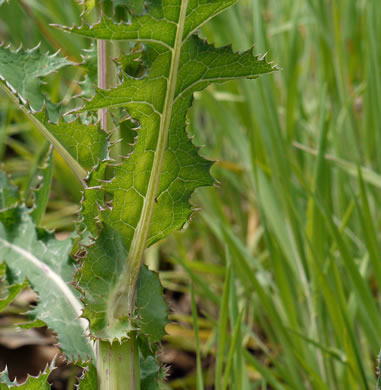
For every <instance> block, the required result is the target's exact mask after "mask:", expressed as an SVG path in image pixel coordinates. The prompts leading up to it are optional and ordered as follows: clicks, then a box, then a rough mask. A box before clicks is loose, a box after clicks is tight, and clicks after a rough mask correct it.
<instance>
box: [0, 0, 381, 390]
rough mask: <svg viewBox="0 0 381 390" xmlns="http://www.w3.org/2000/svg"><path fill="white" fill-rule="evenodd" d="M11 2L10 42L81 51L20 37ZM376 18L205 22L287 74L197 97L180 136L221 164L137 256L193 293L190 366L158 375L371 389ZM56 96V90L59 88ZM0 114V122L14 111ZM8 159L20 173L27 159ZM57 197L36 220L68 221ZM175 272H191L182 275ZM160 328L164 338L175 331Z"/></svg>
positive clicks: (260, 10) (280, 2) (374, 7)
mask: <svg viewBox="0 0 381 390" xmlns="http://www.w3.org/2000/svg"><path fill="white" fill-rule="evenodd" d="M21 3H22V2H20V4H21ZM24 3H25V4H26V3H28V2H24ZM68 3H69V2H68ZM30 4H31V6H30V12H31V13H32V15H34V18H35V19H36V20H39V21H40V23H41V26H45V27H44V28H47V29H49V28H48V27H46V25H47V23H48V22H53V21H54V22H57V21H58V22H66V23H68V22H69V20H75V18H76V17H74V16H73V15H74V14H75V13H76V12H77V10H76V5H75V3H74V2H70V7H68V8H66V5H65V7H64V12H63V11H62V6H61V5H60V2H58V1H56V0H54V1H49V2H46V4H45V3H44V5H42V3H39V2H30ZM4 7H5V8H4ZM4 9H6V10H7V11H6V13H4V12H3V10H4ZM15 9H16V8H14V7H13V8H12V7H11V5H9V6H3V7H2V8H1V12H0V19H1V20H2V23H3V24H2V28H3V30H4V31H8V33H9V36H11V37H12V39H13V40H14V42H16V43H18V42H21V41H24V42H26V45H27V46H29V47H30V46H32V45H33V44H35V43H36V40H39V39H42V40H43V42H44V47H47V48H50V49H52V48H55V46H56V45H57V42H58V43H60V44H62V45H64V46H65V47H66V48H67V49H66V50H67V53H66V54H67V55H69V56H71V57H72V58H79V57H78V55H79V48H81V47H83V46H84V45H86V42H84V41H82V40H74V39H73V38H72V37H69V36H64V37H63V36H62V35H60V33H58V32H54V33H53V32H52V30H51V29H49V35H46V34H45V33H44V28H42V29H40V30H38V29H36V27H33V28H34V30H33V31H34V35H31V34H29V35H26V34H25V33H26V27H22V25H21V27H18V28H16V27H15V26H14V25H13V27H12V20H15V18H17V17H19V18H21V17H22V18H24V19H25V20H27V15H26V14H25V9H24V10H23V9H22V7H21V8H20V9H18V10H15ZM68 10H69V11H68ZM17 13H20V15H21V16H17V15H18V14H17ZM12 18H13V19H12ZM73 18H74V19H73ZM380 20H381V8H380V6H379V4H378V1H377V0H368V1H365V0H364V1H359V0H321V1H313V0H266V1H265V0H262V1H259V0H241V1H239V3H238V4H237V5H236V6H234V7H233V8H231V9H230V10H229V11H228V12H226V13H224V14H222V15H221V16H219V17H218V18H217V19H216V20H214V21H212V22H211V23H209V24H208V25H207V26H206V27H205V28H204V30H203V34H204V36H205V37H206V38H208V40H210V41H213V42H216V44H218V45H222V44H227V43H229V42H232V41H233V42H234V43H233V47H234V48H235V49H236V50H243V49H247V48H248V47H250V46H251V45H252V44H254V43H255V49H254V50H255V51H256V52H259V53H262V54H263V53H265V52H269V54H268V56H269V57H270V58H271V59H273V60H274V61H275V62H276V63H278V64H279V65H280V66H281V67H282V68H283V70H282V71H281V72H277V73H276V74H274V75H272V76H266V77H263V78H261V79H260V80H257V81H255V82H251V81H242V82H240V83H231V84H224V85H223V86H219V87H214V88H211V89H209V90H207V91H206V92H204V93H202V94H200V95H197V97H196V105H195V108H194V109H193V110H192V112H191V117H192V121H191V126H190V130H189V131H190V133H191V134H194V135H195V136H196V140H197V143H198V144H204V145H206V147H205V148H204V149H203V152H202V153H203V154H204V155H205V156H208V157H209V158H211V159H217V160H218V162H217V163H216V164H215V167H214V175H215V177H216V178H217V179H218V181H219V184H218V186H217V187H216V188H213V189H203V190H201V191H199V192H198V194H197V197H195V198H194V199H193V202H194V203H195V204H197V205H200V208H201V210H202V211H200V212H198V213H196V214H195V216H194V218H193V222H192V223H191V224H190V226H189V228H188V229H187V230H186V232H185V233H179V234H177V235H176V236H175V238H170V239H168V240H167V241H166V242H163V243H161V244H160V245H159V246H156V247H154V248H153V249H152V250H151V251H150V252H149V253H148V255H147V261H149V263H150V264H151V266H156V267H159V266H160V260H166V261H170V262H171V263H172V264H174V270H173V271H170V272H167V273H163V283H164V285H165V286H166V287H167V288H168V289H173V290H178V291H181V292H188V291H190V286H191V285H192V286H193V290H192V291H194V294H193V293H192V294H191V296H192V300H191V301H192V302H193V304H192V305H190V308H189V311H188V313H186V314H187V316H186V317H184V316H180V315H179V314H178V313H173V319H174V320H178V322H179V325H178V326H179V329H180V331H181V330H182V329H183V330H184V340H183V343H184V345H185V339H186V338H187V337H188V338H189V337H190V336H189V332H188V333H187V332H186V331H185V330H186V329H185V326H186V325H182V324H183V322H191V323H192V322H193V324H194V329H195V330H196V335H195V337H194V342H193V343H191V349H193V350H194V352H195V354H196V355H197V365H196V367H197V369H195V371H194V373H190V374H189V375H188V376H187V377H186V378H183V379H181V380H176V381H172V382H169V384H168V385H166V386H168V387H170V388H186V389H193V388H194V389H196V388H197V389H202V388H205V389H206V388H208V386H210V385H211V384H213V383H214V384H215V388H216V389H226V388H230V389H242V390H246V389H277V390H278V389H279V390H287V389H289V390H308V389H314V390H315V389H316V390H320V389H322V390H333V389H335V390H359V389H364V390H365V389H375V388H376V382H377V378H376V367H377V355H378V353H379V350H380V346H381V315H380V304H379V295H380V282H381V253H380V232H379V230H380V200H381V196H380V190H381V176H380V170H381V153H380V150H381V128H380V126H381V110H380V105H381V46H380V45H379V38H380V37H381V24H380V23H378V22H379V21H380ZM54 34H57V35H54ZM63 39H65V41H64V42H63V41H62V40H63ZM49 82H51V83H54V82H56V83H58V81H55V80H50V81H49ZM69 85H70V84H69ZM57 88H58V87H57ZM64 94H65V92H64V91H62V90H60V89H59V88H58V92H57V95H58V96H62V95H64ZM2 104H3V105H5V104H6V103H5V100H2ZM4 112H5V111H4V109H3V114H2V121H0V126H2V124H3V123H9V122H11V119H12V118H14V117H17V116H19V114H18V113H17V112H14V111H12V109H11V110H10V111H8V114H7V115H8V116H7V117H6V116H5V114H4ZM10 118H11V119H10ZM19 120H21V119H20V118H19ZM7 129H8V130H7V131H8V132H10V130H9V129H10V127H9V126H8V127H7ZM14 131H16V130H14ZM26 133H28V132H26ZM23 134H24V133H23ZM1 139H2V137H0V142H1ZM24 139H25V140H26V141H27V142H26V144H24V145H22V146H20V147H19V148H18V149H17V147H16V146H14V147H13V150H15V151H16V152H17V153H18V154H19V155H22V156H23V158H24V159H32V158H33V151H34V150H35V149H36V148H37V145H36V144H34V143H33V141H32V140H31V137H29V136H28V135H24ZM9 142H11V143H12V141H8V143H9ZM8 147H12V145H8ZM0 150H1V147H0ZM12 161H13V165H12ZM57 161H58V162H57V167H59V169H58V170H57V172H56V179H57V180H58V181H62V180H65V178H68V177H69V176H68V175H69V174H68V173H67V172H66V170H65V168H64V166H63V164H62V163H60V161H59V160H57ZM5 164H6V168H7V169H8V171H10V172H13V173H16V176H17V177H19V181H20V183H23V178H24V176H27V167H26V166H25V164H24V165H22V162H21V161H20V160H14V159H13V160H12V159H7V160H6V162H5ZM66 180H68V181H70V177H69V178H68V179H66ZM63 187H64V186H62V188H63ZM68 188H71V187H68ZM55 197H56V198H57V199H61V200H60V201H61V202H62V198H63V199H64V202H66V203H65V205H66V206H67V207H69V206H70V205H72V204H73V203H72V201H71V200H70V199H72V200H74V201H75V200H76V198H75V194H74V191H73V194H66V195H65V193H64V194H63V195H62V193H61V194H56V195H55ZM57 199H56V202H57ZM65 199H66V200H65ZM54 207H55V203H54V202H52V203H51V205H50V213H48V215H47V216H46V224H47V225H49V224H50V225H49V226H56V227H57V226H58V227H59V226H67V225H68V223H70V221H71V220H72V219H70V218H71V217H70V215H71V214H70V212H68V215H64V216H62V215H58V217H59V218H58V217H57V215H55V214H54V212H55V209H54ZM71 213H72V211H71ZM52 215H53V217H52ZM69 217H70V218H69ZM49 218H50V219H49ZM65 218H66V219H65ZM67 218H69V219H67ZM62 220H64V221H65V223H63V222H62ZM184 276H186V277H187V278H188V279H186V280H189V281H191V283H189V284H188V283H185V285H184ZM188 286H189V289H188ZM196 303H197V307H196ZM192 316H193V320H192ZM197 317H198V320H197ZM201 335H202V336H203V337H201ZM166 339H167V343H168V344H170V345H171V344H174V343H175V336H174V334H173V333H172V332H171V329H170V328H169V335H168V336H167V338H166ZM192 340H193V339H192ZM176 342H177V343H179V341H178V339H177V341H176ZM184 345H181V342H180V347H182V346H184ZM187 345H188V347H189V343H188V344H187ZM192 345H193V346H192ZM207 356H212V357H213V362H214V363H210V359H206V357H207Z"/></svg>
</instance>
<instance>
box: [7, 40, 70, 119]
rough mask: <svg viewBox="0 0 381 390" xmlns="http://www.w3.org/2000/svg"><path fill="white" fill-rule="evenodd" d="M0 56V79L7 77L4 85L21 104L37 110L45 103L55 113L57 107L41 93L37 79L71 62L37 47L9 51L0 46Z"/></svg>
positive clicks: (39, 81) (39, 82)
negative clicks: (15, 95) (15, 93)
mask: <svg viewBox="0 0 381 390" xmlns="http://www.w3.org/2000/svg"><path fill="white" fill-rule="evenodd" d="M0 58H1V60H0V79H2V80H3V81H4V80H6V81H5V82H6V85H7V86H8V87H9V88H10V89H11V90H12V91H16V92H17V94H18V96H19V97H20V99H21V100H22V101H23V102H24V103H26V102H28V103H29V104H30V108H31V109H32V110H33V111H39V110H41V109H42V107H43V106H44V104H47V105H48V109H49V111H50V112H51V115H53V113H55V115H56V111H57V106H55V105H53V104H52V103H50V102H48V101H46V98H45V96H44V95H43V93H42V92H41V89H40V87H41V80H40V78H41V77H44V76H47V75H49V74H51V73H52V72H55V71H57V70H58V69H61V68H63V67H64V66H68V65H72V62H70V61H68V60H66V59H65V58H62V57H60V56H58V52H57V53H55V54H53V55H47V54H42V53H40V50H39V47H35V48H34V49H30V50H25V51H24V50H22V49H19V50H18V51H12V50H10V49H9V48H7V47H4V46H0Z"/></svg>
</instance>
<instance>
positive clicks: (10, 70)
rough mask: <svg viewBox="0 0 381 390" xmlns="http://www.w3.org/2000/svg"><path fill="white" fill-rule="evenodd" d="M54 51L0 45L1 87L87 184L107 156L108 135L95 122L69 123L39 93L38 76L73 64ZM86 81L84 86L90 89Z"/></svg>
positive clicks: (75, 120)
mask: <svg viewBox="0 0 381 390" xmlns="http://www.w3.org/2000/svg"><path fill="white" fill-rule="evenodd" d="M57 54H58V53H56V54H54V55H48V54H41V53H40V52H39V51H38V49H37V48H35V49H31V50H26V51H24V50H21V49H19V50H18V51H16V52H14V51H12V50H10V49H9V48H6V47H2V46H0V87H1V88H2V89H4V91H5V92H6V93H7V94H8V95H9V96H10V97H11V98H12V99H13V100H14V101H15V103H17V104H18V105H19V106H20V108H21V109H22V110H23V112H24V113H25V114H26V115H27V116H28V117H29V119H30V120H31V121H32V122H33V123H34V124H35V125H36V127H37V128H38V129H39V130H40V131H41V133H42V134H43V135H44V136H45V137H46V138H47V139H48V140H49V141H50V142H51V143H52V144H53V146H54V147H55V148H56V149H57V151H58V152H59V153H60V154H61V155H62V157H63V158H64V159H65V160H66V162H67V163H68V164H69V165H70V167H71V168H72V169H73V171H74V172H75V173H76V174H77V176H78V177H79V179H80V180H81V181H82V183H83V184H84V186H86V184H85V178H86V176H87V175H88V172H90V170H91V169H92V168H93V167H94V166H95V165H96V164H97V163H98V162H99V161H100V160H103V159H106V158H107V156H108V148H109V143H108V135H107V134H106V133H105V132H104V131H103V130H102V129H101V128H100V126H99V125H98V124H91V123H83V122H82V121H81V119H80V118H76V119H74V120H73V121H72V122H69V121H66V120H64V118H63V117H62V115H60V114H59V113H58V106H57V107H55V106H54V105H52V103H50V102H49V100H47V99H46V98H45V96H44V95H43V94H42V93H41V91H40V84H41V81H40V79H39V77H42V76H46V75H48V74H50V73H51V72H53V71H55V70H57V69H59V68H61V67H63V66H67V65H71V64H72V63H71V62H69V61H67V60H66V59H64V58H61V57H58V55H57ZM89 77H90V76H89ZM89 83H90V81H89V82H88V83H87V84H86V85H87V88H90V87H89V85H88V84H89ZM16 96H18V97H16ZM53 106H54V107H53ZM53 108H54V110H53Z"/></svg>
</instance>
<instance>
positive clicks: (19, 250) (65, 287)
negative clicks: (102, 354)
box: [0, 238, 88, 332]
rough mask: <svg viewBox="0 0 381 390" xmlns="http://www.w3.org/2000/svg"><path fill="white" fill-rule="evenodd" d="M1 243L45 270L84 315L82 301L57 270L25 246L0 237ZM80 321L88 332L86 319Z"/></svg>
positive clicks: (79, 313) (76, 310) (69, 300)
mask: <svg viewBox="0 0 381 390" xmlns="http://www.w3.org/2000/svg"><path fill="white" fill-rule="evenodd" d="M0 243H2V244H3V245H4V246H5V247H7V248H9V249H10V250H12V251H14V252H16V253H17V254H19V255H21V256H22V257H23V258H24V259H26V260H27V261H29V262H30V263H31V264H33V265H34V266H35V267H37V268H39V269H40V270H41V271H43V272H44V273H45V275H46V277H47V278H48V279H50V280H51V281H52V282H53V283H54V284H55V285H56V286H57V287H58V288H59V290H61V291H62V295H64V296H65V298H66V299H67V301H68V302H69V303H70V305H71V306H72V308H73V310H74V312H75V313H76V315H77V316H78V317H81V315H82V305H81V303H80V302H79V301H78V299H77V298H76V297H75V295H74V294H73V292H72V291H71V290H70V288H69V286H68V285H67V284H66V283H65V281H64V280H63V279H62V278H61V277H60V276H59V275H58V274H57V273H56V272H54V271H53V270H52V269H51V268H50V267H49V266H48V265H47V264H45V263H44V262H43V261H41V260H40V259H38V258H37V257H36V256H34V255H33V254H32V253H30V252H28V251H26V250H25V249H24V248H21V247H20V246H18V245H15V244H13V243H11V242H9V241H8V240H4V239H3V238H0ZM36 287H38V286H36ZM80 322H81V326H82V328H83V330H84V331H85V332H87V331H88V329H87V324H86V320H84V319H80Z"/></svg>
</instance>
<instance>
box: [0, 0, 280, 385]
mask: <svg viewBox="0 0 381 390" xmlns="http://www.w3.org/2000/svg"><path fill="white" fill-rule="evenodd" d="M235 2H236V0H152V1H150V2H146V3H143V1H140V0H138V1H131V2H129V1H125V2H119V3H123V4H124V3H126V4H124V5H125V7H124V8H122V10H123V13H122V14H121V13H120V12H119V13H115V12H114V11H113V10H112V4H111V3H110V2H104V3H102V4H97V5H96V7H97V9H98V11H99V15H98V16H99V20H98V21H97V22H96V23H95V24H92V25H89V24H87V22H86V21H85V20H84V19H83V22H82V24H81V25H80V26H74V27H63V26H57V27H58V28H60V29H63V30H65V31H67V32H69V33H72V34H78V35H81V36H84V37H88V38H90V39H93V40H95V41H96V44H97V54H98V55H97V58H98V87H97V88H95V90H94V87H93V85H92V84H91V81H92V80H93V79H94V77H90V76H91V75H90V72H89V74H88V77H87V79H86V80H87V81H86V83H85V84H84V85H83V90H84V91H83V96H88V94H89V91H91V90H93V91H94V94H93V97H92V98H91V99H89V100H86V99H85V100H84V103H83V105H82V106H80V107H77V108H75V109H74V110H72V111H70V112H69V113H66V115H62V111H63V108H62V107H60V106H59V105H55V104H53V103H51V102H50V101H49V100H48V99H46V97H45V96H44V95H43V93H42V92H41V90H40V83H41V81H40V78H41V77H44V76H47V75H48V74H50V73H51V72H54V71H57V70H59V69H60V68H62V67H64V66H73V65H75V64H73V63H71V62H70V61H68V60H67V59H64V58H61V57H59V56H58V55H57V54H54V55H48V54H42V53H41V52H40V50H39V49H38V48H35V49H31V50H22V49H19V50H17V51H13V50H12V49H11V48H9V47H5V46H2V47H0V78H1V81H0V86H1V89H2V90H4V91H5V93H6V94H7V95H8V96H9V98H10V99H11V100H12V101H13V102H14V103H15V104H17V105H18V107H19V108H20V109H21V110H22V111H23V112H24V113H25V115H26V116H27V117H28V118H29V119H30V120H31V121H32V122H33V124H34V125H35V126H36V127H37V128H38V129H39V130H40V131H41V133H42V134H43V135H44V136H45V137H46V139H47V140H48V141H49V142H50V143H51V145H53V147H54V148H55V149H56V150H57V152H59V153H60V154H61V156H62V157H63V158H64V159H65V161H66V162H67V164H68V165H69V166H70V167H71V169H72V170H73V172H74V173H75V174H76V176H77V177H78V180H79V181H80V182H81V183H82V185H83V199H82V204H81V219H80V221H79V222H78V224H77V229H76V232H75V233H74V234H73V235H72V237H71V238H69V239H66V240H63V241H58V240H56V239H55V237H54V234H52V233H50V232H47V231H45V230H43V229H41V228H40V227H39V225H40V221H41V217H42V215H43V214H44V211H45V209H46V206H47V202H48V197H49V188H50V185H51V180H52V166H53V159H52V148H51V147H46V148H45V149H44V151H43V153H42V154H41V159H40V160H41V161H40V165H39V166H38V167H36V169H35V172H34V173H35V177H36V178H38V180H37V179H36V180H37V184H38V189H37V190H35V196H34V199H35V204H34V206H33V208H32V209H30V208H27V207H26V206H25V203H24V202H23V199H25V198H24V197H23V196H20V194H19V193H18V190H17V188H16V187H15V186H13V184H12V183H11V182H10V181H9V179H8V177H7V176H6V175H5V174H4V173H1V176H0V184H1V186H0V188H1V190H0V209H1V211H0V260H2V261H3V260H4V261H5V264H3V268H2V273H3V275H4V277H5V278H6V281H7V284H8V296H7V297H6V298H5V299H4V300H3V301H2V302H3V303H2V305H3V304H5V305H7V304H9V303H10V302H11V301H12V299H13V298H14V297H15V296H16V295H17V293H18V292H20V291H21V289H23V288H24V287H25V285H26V284H29V285H30V286H31V287H32V288H33V289H34V290H35V291H36V293H37V294H38V295H39V303H38V305H37V306H36V307H35V308H34V309H33V311H32V312H31V313H30V314H31V316H32V317H33V318H34V319H35V322H34V323H32V324H30V325H29V326H33V324H35V325H36V326H37V325H39V324H41V322H42V323H44V324H46V325H47V326H48V327H49V328H50V329H52V330H53V331H54V332H55V333H56V334H57V339H58V343H59V347H60V348H61V350H62V352H63V353H64V354H65V355H66V357H67V359H68V360H69V361H72V362H74V363H76V364H79V365H81V366H83V367H85V372H84V375H83V378H82V379H81V381H80V384H79V388H80V389H97V388H98V389H102V390H106V389H110V390H111V389H112V390H117V389H124V390H136V389H140V388H142V389H153V388H157V386H158V382H159V380H160V379H161V378H163V376H164V372H163V369H162V368H161V367H160V365H159V363H158V361H157V359H156V351H157V347H158V345H159V343H160V340H161V338H162V336H163V335H164V333H165V330H164V328H165V325H166V324H167V321H168V309H167V306H166V303H165V300H164V297H163V292H162V287H161V284H160V281H159V278H158V275H157V274H156V273H154V272H152V271H150V270H149V269H148V268H147V267H146V266H144V265H143V253H144V250H145V249H146V248H147V247H148V246H150V245H152V244H154V243H155V242H157V241H159V240H161V239H163V238H165V237H166V236H168V235H169V234H170V233H171V232H173V231H174V230H178V229H181V228H182V227H183V226H184V224H185V223H186V222H187V221H188V220H189V218H190V216H191V214H192V206H191V205H190V203H189V198H190V196H191V194H192V193H193V191H194V190H195V189H196V188H198V187H201V186H210V185H212V184H213V178H212V176H211V175H210V172H209V170H210V167H211V165H212V162H210V161H208V160H206V159H205V158H203V157H202V156H200V154H199V148H197V147H196V146H194V145H193V143H192V141H191V139H190V138H189V136H188V134H187V131H186V121H187V113H188V110H189V109H190V107H191V105H192V99H193V94H194V93H195V92H196V91H201V90H203V89H205V88H206V87H208V86H209V85H210V84H212V83H222V82H226V81H228V80H234V79H237V78H251V79H253V78H257V77H258V76H259V75H261V74H264V73H269V72H272V71H274V70H275V69H276V67H275V66H274V65H272V64H269V63H267V62H266V61H265V59H264V58H260V57H258V56H255V55H254V54H253V50H252V49H249V50H247V51H246V52H243V53H235V52H233V50H232V48H231V47H230V46H228V47H221V48H217V47H214V46H213V45H211V44H210V43H208V42H206V41H205V40H203V39H201V38H200V37H199V36H198V34H197V31H198V30H199V29H200V27H201V26H202V25H203V24H204V23H206V22H207V21H208V20H210V19H211V18H213V17H214V16H215V15H217V14H218V13H220V12H222V11H223V10H225V9H226V8H227V7H229V6H231V5H233V4H234V3H235ZM119 3H118V4H119ZM109 6H111V12H110V11H109V9H108V8H109ZM118 9H119V8H118ZM85 11H88V9H86V10H85ZM110 15H111V16H110ZM85 16H86V13H85V14H84V17H85ZM117 41H128V42H133V43H134V46H132V45H130V47H131V49H130V50H129V51H127V52H125V51H124V52H123V51H120V49H119V51H120V54H119V53H117V51H118V46H117V44H116V42H117ZM117 54H119V55H117ZM115 57H117V59H116V60H115V61H114V58H115ZM86 65H87V63H86V61H85V62H84V64H82V66H86ZM116 66H117V68H116ZM116 69H118V72H117V71H116ZM93 76H94V75H93ZM97 115H98V118H99V120H96V116H97ZM115 122H117V123H116V125H115ZM115 134H119V136H121V137H122V140H121V141H120V143H119V144H118V143H117V142H114V140H115ZM126 134H130V135H131V134H134V135H135V134H136V137H135V142H134V144H133V145H132V148H133V150H132V151H131V152H130V153H129V154H128V155H123V150H125V149H126V148H124V147H123V145H125V143H126V142H127V141H126V139H123V135H126ZM128 138H131V137H128ZM117 145H119V146H117ZM119 154H122V155H121V156H119ZM111 156H112V157H111ZM34 184H36V183H34ZM73 280H74V283H72V284H73V285H74V287H75V288H74V287H73V286H72V284H71V282H73ZM141 367H143V368H144V367H145V368H147V367H149V370H147V369H140V368H141ZM48 373H49V372H46V373H43V374H41V375H40V377H38V378H29V379H28V381H27V382H26V384H24V385H23V386H24V387H25V386H26V387H25V388H32V386H34V384H35V383H37V384H38V385H39V386H41V388H49V385H48V384H47V378H48ZM1 382H2V384H0V387H1V388H8V386H9V387H12V386H14V385H15V383H12V382H10V380H9V378H8V376H7V374H6V373H3V375H2V379H1Z"/></svg>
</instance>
